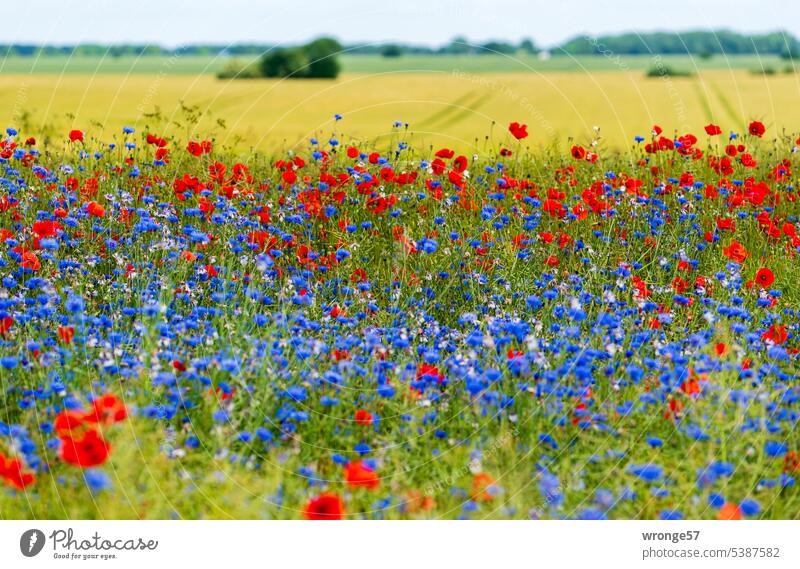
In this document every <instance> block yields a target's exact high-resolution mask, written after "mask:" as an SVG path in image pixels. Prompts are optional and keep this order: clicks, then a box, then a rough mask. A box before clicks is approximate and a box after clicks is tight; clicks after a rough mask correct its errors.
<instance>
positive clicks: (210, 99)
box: [0, 70, 800, 151]
mask: <svg viewBox="0 0 800 569" xmlns="http://www.w3.org/2000/svg"><path fill="white" fill-rule="evenodd" d="M798 95H800V76H798V75H795V74H781V75H775V76H764V75H754V74H752V73H750V72H747V71H724V70H720V71H704V72H702V73H701V74H699V75H696V76H694V77H688V78H687V77H660V78H645V77H644V76H643V73H642V72H641V71H636V72H633V71H598V72H594V73H591V74H585V73H555V72H550V73H542V74H538V73H513V74H511V73H510V74H490V73H483V74H469V73H462V72H459V71H453V72H438V71H432V72H418V73H386V74H347V75H343V76H342V77H340V78H339V79H338V80H336V81H320V80H284V81H279V80H266V79H264V80H260V79H259V80H237V81H227V80H218V79H216V78H214V77H212V76H207V75H202V76H196V77H186V76H168V75H155V74H154V75H130V76H125V75H97V76H94V77H92V76H89V75H62V76H59V75H2V76H0V125H3V126H5V125H11V126H16V127H18V128H23V129H25V130H28V129H34V130H37V131H39V132H42V131H44V132H46V133H48V134H49V136H51V137H54V138H60V137H62V136H64V133H65V132H66V130H67V129H69V128H80V129H83V130H85V131H86V132H87V133H88V134H89V135H90V136H95V137H101V138H104V139H106V140H108V141H111V139H112V137H114V136H115V135H116V134H117V133H119V132H120V129H121V127H122V126H123V125H130V126H133V127H136V128H137V129H139V131H143V130H145V129H147V130H155V131H157V132H158V133H159V134H162V135H163V134H172V135H177V136H180V137H181V138H185V137H187V136H190V135H191V134H192V132H193V129H197V131H198V132H202V133H208V132H213V133H215V135H216V137H217V143H218V144H226V145H230V146H235V147H237V148H240V149H243V150H244V149H248V148H251V147H254V148H258V149H261V150H268V151H276V150H279V149H284V148H287V147H293V146H296V145H299V144H300V145H302V144H304V143H305V141H306V140H307V139H308V138H310V137H312V136H316V137H318V138H320V139H321V140H328V139H329V138H330V137H331V136H332V135H334V133H338V132H340V131H341V132H345V133H347V135H348V136H355V137H360V138H363V139H375V138H383V139H385V140H386V144H387V145H388V144H393V143H394V138H393V136H394V134H393V133H396V131H397V129H396V128H393V126H392V125H393V123H394V122H395V121H400V122H402V123H408V124H409V125H410V126H409V131H410V132H412V133H413V138H412V140H413V141H414V143H416V144H418V145H427V144H437V145H439V144H442V145H448V146H452V147H456V148H459V149H462V150H463V151H469V150H470V149H471V148H473V147H475V146H476V145H477V146H478V147H480V146H482V145H483V141H484V139H485V136H486V135H487V134H489V133H490V132H493V133H494V135H495V136H496V137H500V138H498V139H499V140H505V139H506V137H507V133H506V130H505V127H506V125H507V124H508V122H509V121H514V120H516V121H520V122H524V123H527V124H528V125H529V128H528V130H529V132H530V135H531V136H530V138H529V139H527V140H526V143H528V144H530V145H532V146H537V145H544V144H548V143H550V142H551V141H553V140H561V141H562V142H563V141H565V140H567V139H568V137H571V138H573V139H575V140H577V141H579V142H582V143H585V142H587V141H588V140H590V139H591V138H592V136H593V132H594V130H593V129H594V127H595V126H597V127H600V134H601V135H602V137H603V141H604V143H605V144H606V145H608V146H611V147H616V148H621V147H624V146H627V145H629V144H631V143H632V140H633V137H634V136H635V135H636V134H644V135H646V134H647V131H648V130H649V127H650V126H651V125H652V124H654V123H658V124H660V125H661V126H662V127H664V129H665V130H666V131H667V132H668V133H672V132H673V131H679V132H681V133H683V132H685V131H688V130H693V131H694V132H701V131H702V127H703V126H704V125H705V124H707V123H708V122H709V121H714V122H716V123H719V124H720V125H722V127H723V129H724V130H728V129H739V130H741V129H742V128H743V127H744V126H745V125H746V122H747V121H749V120H750V119H754V118H755V119H759V120H762V121H764V123H765V124H766V125H767V126H768V128H770V130H769V132H770V133H778V132H779V131H780V129H782V128H786V129H787V130H789V131H795V130H796V129H797V128H798V127H800V105H798V100H800V97H798ZM335 113H339V114H341V115H342V116H343V117H344V118H343V120H342V122H341V123H338V124H337V123H336V121H335V120H334V114H335ZM493 123H495V124H494V126H493ZM509 142H510V141H509Z"/></svg>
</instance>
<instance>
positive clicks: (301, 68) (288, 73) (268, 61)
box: [259, 47, 308, 77]
mask: <svg viewBox="0 0 800 569" xmlns="http://www.w3.org/2000/svg"><path fill="white" fill-rule="evenodd" d="M259 67H260V68H261V75H263V76H264V77H305V76H306V73H307V72H308V58H307V57H306V53H305V51H304V50H302V49H300V48H296V47H294V48H285V49H284V48H281V49H275V50H272V51H270V52H268V53H266V54H264V57H262V58H261V62H260V64H259Z"/></svg>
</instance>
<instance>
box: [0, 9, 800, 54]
mask: <svg viewBox="0 0 800 569" xmlns="http://www.w3.org/2000/svg"><path fill="white" fill-rule="evenodd" d="M11 1H12V0H4V1H3V4H6V5H5V6H4V7H3V8H4V9H3V13H4V17H3V20H4V22H3V24H2V26H0V43H11V42H17V43H23V42H29V43H49V44H55V45H58V44H72V43H80V42H99V43H124V42H136V43H157V44H163V45H168V46H175V45H180V44H184V43H220V44H228V43H238V42H249V41H252V42H258V43H268V44H291V43H298V42H301V41H305V40H307V39H309V38H312V37H315V36H319V35H322V34H325V35H332V36H335V37H337V38H339V39H340V40H342V41H344V42H347V43H354V42H375V41H384V40H393V41H403V42H410V43H421V44H427V45H440V44H442V43H445V42H446V41H448V40H449V39H451V38H452V37H453V36H455V35H465V36H467V37H468V38H469V39H470V40H473V41H484V40H488V39H509V40H514V41H516V40H519V39H521V38H523V37H532V38H533V39H534V41H536V43H537V44H539V45H542V46H545V47H547V46H550V45H553V44H555V43H558V42H561V41H563V40H564V39H567V38H569V37H571V36H574V35H576V34H579V33H587V32H588V33H592V34H601V33H605V32H619V31H630V30H635V31H651V30H676V31H684V30H690V29H706V28H728V29H733V30H737V31H743V32H764V31H774V30H776V29H787V30H788V31H790V32H793V33H795V34H796V35H798V36H800V2H797V0H757V1H756V2H754V1H742V0H668V1H652V0H614V1H604V0H527V1H526V0H493V1H484V2H478V1H474V0H372V1H370V2H356V1H352V0H329V1H320V0H282V1H274V0H266V1H264V0H262V1H257V0H16V1H13V8H11V7H10V4H11Z"/></svg>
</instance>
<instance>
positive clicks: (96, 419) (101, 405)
mask: <svg viewBox="0 0 800 569" xmlns="http://www.w3.org/2000/svg"><path fill="white" fill-rule="evenodd" d="M184 371H185V368H184ZM127 416H128V409H127V408H126V407H125V404H124V403H123V402H122V401H121V400H120V399H119V398H118V397H117V396H116V395H114V394H112V393H106V394H105V395H101V396H100V397H98V398H97V399H95V400H94V401H93V402H92V409H91V411H89V412H88V413H86V415H85V416H84V419H85V420H86V421H87V422H89V423H103V424H105V425H110V424H112V423H119V422H120V421H124V420H125V418H126V417H127Z"/></svg>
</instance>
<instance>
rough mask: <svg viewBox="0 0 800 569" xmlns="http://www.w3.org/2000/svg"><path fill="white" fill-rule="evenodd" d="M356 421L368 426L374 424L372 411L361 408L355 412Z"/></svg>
mask: <svg viewBox="0 0 800 569" xmlns="http://www.w3.org/2000/svg"><path fill="white" fill-rule="evenodd" d="M355 419H356V423H358V424H359V425H361V426H363V427H368V426H370V425H371V424H372V413H370V412H369V411H367V410H366V409H359V410H358V411H356V414H355Z"/></svg>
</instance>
